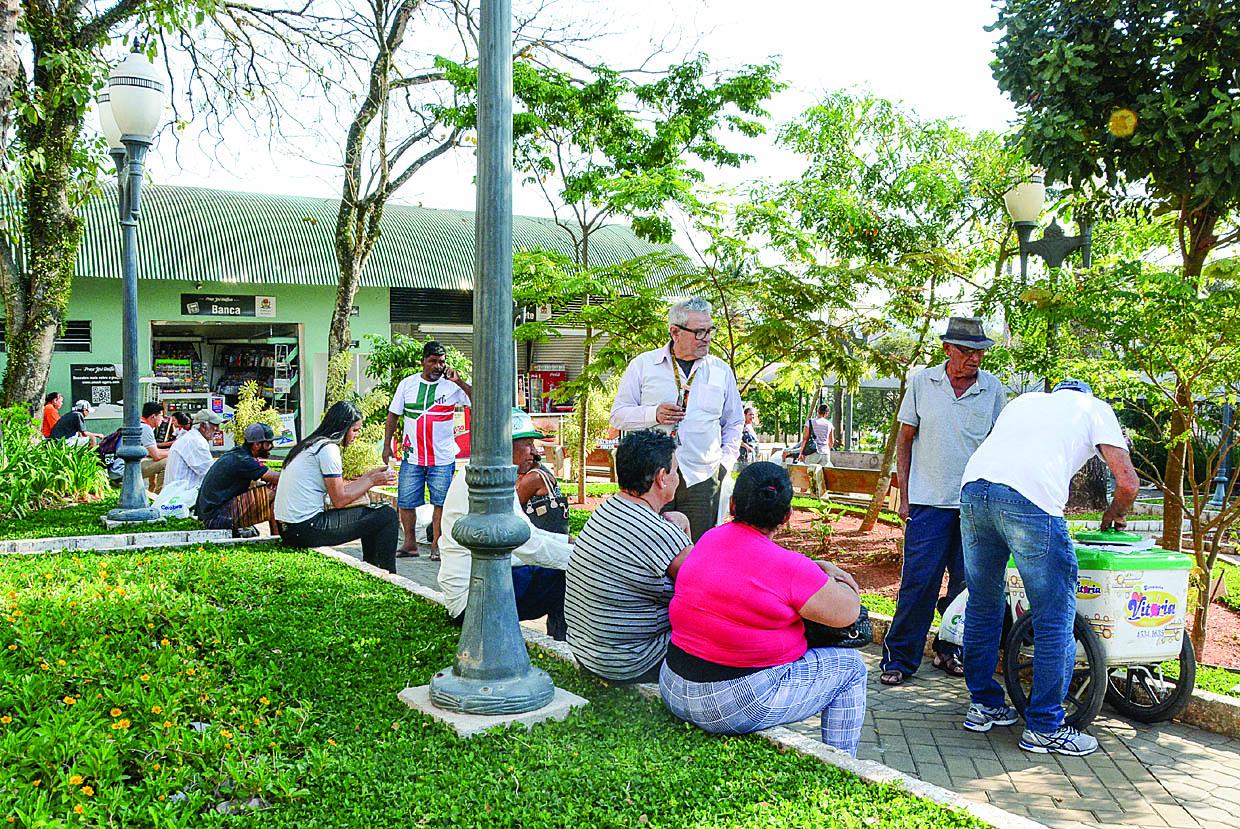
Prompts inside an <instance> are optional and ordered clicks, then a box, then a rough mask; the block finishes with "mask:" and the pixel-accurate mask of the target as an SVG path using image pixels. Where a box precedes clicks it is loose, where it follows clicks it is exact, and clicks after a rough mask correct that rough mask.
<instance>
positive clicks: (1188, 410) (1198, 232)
mask: <svg viewBox="0 0 1240 829" xmlns="http://www.w3.org/2000/svg"><path fill="white" fill-rule="evenodd" d="M1218 219H1219V216H1218V214H1217V213H1216V212H1215V211H1213V210H1212V209H1210V208H1206V209H1204V210H1200V211H1196V212H1193V211H1189V210H1187V209H1185V210H1182V211H1181V212H1180V217H1179V222H1180V228H1181V231H1182V232H1187V236H1188V241H1187V243H1186V244H1185V246H1184V249H1183V253H1184V270H1183V271H1182V274H1183V278H1184V280H1185V281H1186V282H1187V281H1196V280H1198V279H1200V277H1201V269H1202V267H1203V266H1204V265H1205V261H1206V257H1207V256H1209V255H1210V251H1211V250H1213V249H1214V246H1215V245H1216V244H1217V243H1218V237H1216V236H1215V235H1214V226H1215V225H1216V224H1217V222H1218ZM1175 404H1176V408H1175V411H1174V412H1173V413H1172V415H1171V441H1172V445H1171V446H1169V447H1168V452H1167V466H1166V469H1165V470H1164V471H1163V534H1162V538H1161V539H1159V541H1158V544H1159V546H1161V547H1163V548H1164V549H1167V550H1175V551H1177V552H1178V551H1179V550H1181V549H1182V548H1183V543H1182V536H1183V529H1182V527H1183V523H1184V506H1183V503H1184V467H1185V464H1186V455H1185V453H1186V452H1191V451H1193V450H1192V443H1191V441H1190V440H1187V439H1186V440H1182V441H1181V440H1179V438H1180V436H1181V435H1184V434H1185V432H1187V431H1188V428H1189V424H1190V423H1191V421H1192V417H1193V412H1194V406H1195V405H1196V403H1195V402H1194V400H1193V394H1192V389H1190V388H1189V387H1188V386H1186V385H1184V384H1183V383H1178V384H1177V385H1176V387H1175ZM1185 437H1186V438H1187V437H1191V436H1187V435H1185ZM1207 581H1208V579H1207ZM1207 589H1208V588H1207ZM1202 618H1203V620H1204V616H1203V617H1202ZM1203 635H1204V633H1203Z"/></svg>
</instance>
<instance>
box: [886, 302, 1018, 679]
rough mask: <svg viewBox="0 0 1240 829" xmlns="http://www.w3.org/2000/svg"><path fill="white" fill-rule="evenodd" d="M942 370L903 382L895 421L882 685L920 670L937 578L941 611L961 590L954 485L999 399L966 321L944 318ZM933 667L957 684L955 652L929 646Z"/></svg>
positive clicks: (974, 322)
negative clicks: (893, 554) (893, 562)
mask: <svg viewBox="0 0 1240 829" xmlns="http://www.w3.org/2000/svg"><path fill="white" fill-rule="evenodd" d="M941 339H942V340H943V353H944V354H945V355H946V356H947V360H946V362H943V363H941V364H939V365H936V366H931V367H930V368H927V369H925V370H924V371H922V372H920V373H919V374H917V375H916V376H914V377H913V378H912V379H911V380H910V381H909V383H908V388H907V390H906V391H905V394H904V400H903V401H902V402H901V404H900V411H899V414H898V415H897V419H898V420H899V421H900V432H899V435H898V436H897V438H896V476H897V478H898V479H899V482H900V517H901V518H903V519H904V520H905V526H904V564H903V567H902V568H901V570H900V595H899V598H898V599H897V602H896V613H895V618H893V619H892V622H891V629H890V630H889V631H888V633H887V637H886V640H885V641H884V643H883V659H882V662H881V663H880V668H881V670H882V673H881V674H880V675H879V681H880V682H882V683H883V684H884V685H899V684H900V683H902V682H904V680H906V679H908V678H909V677H910V676H912V675H913V674H914V673H915V672H916V671H917V668H918V666H919V665H920V664H921V656H922V651H923V649H924V647H925V641H926V633H927V632H928V631H929V630H930V622H931V621H932V620H933V618H934V610H935V605H936V604H937V603H938V602H939V601H940V599H939V591H940V588H941V587H942V584H943V573H944V571H946V572H947V573H948V575H949V578H948V587H947V596H946V597H945V598H944V599H943V607H946V605H947V604H950V603H951V601H952V600H953V599H955V598H956V596H957V595H959V593H960V591H961V590H963V589H964V552H963V547H962V545H961V540H960V477H961V475H963V474H964V467H965V464H966V463H968V461H969V457H970V456H972V454H973V452H974V450H976V449H977V447H978V446H979V445H980V444H981V442H982V441H983V440H985V438H986V435H988V434H989V433H990V428H991V426H993V425H994V422H995V419H996V418H997V417H998V416H999V411H1000V410H1001V409H1002V408H1003V404H1004V401H1005V400H1006V392H1005V390H1004V387H1003V384H1002V383H1000V382H999V379H998V378H997V377H995V376H994V375H993V374H991V373H990V372H988V371H982V370H981V368H980V365H981V362H982V356H983V355H984V354H985V352H986V349H988V348H990V347H991V346H992V345H994V344H995V342H994V340H992V339H990V338H989V337H987V336H986V332H985V331H984V330H983V329H982V321H981V320H979V319H977V318H976V317H952V318H951V319H949V320H948V321H947V333H945V334H943V335H942V337H941ZM934 649H935V656H934V666H935V667H936V668H939V669H940V670H942V671H945V672H946V673H948V674H950V675H951V676H957V677H961V676H964V666H963V664H962V663H961V660H960V648H959V646H957V645H954V644H951V643H948V642H940V641H938V640H937V639H936V641H935V644H934Z"/></svg>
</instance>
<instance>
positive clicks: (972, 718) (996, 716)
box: [964, 702, 1020, 731]
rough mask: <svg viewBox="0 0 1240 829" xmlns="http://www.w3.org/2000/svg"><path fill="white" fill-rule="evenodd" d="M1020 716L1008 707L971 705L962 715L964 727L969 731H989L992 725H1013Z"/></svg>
mask: <svg viewBox="0 0 1240 829" xmlns="http://www.w3.org/2000/svg"><path fill="white" fill-rule="evenodd" d="M1019 718H1020V715H1019V714H1017V713H1016V709H1015V708H1013V707H1012V706H1010V705H998V706H995V707H994V708H991V707H990V706H989V705H979V704H978V703H976V702H975V703H973V704H972V705H970V706H969V711H968V713H966V714H965V715H964V727H965V728H967V729H969V730H970V731H989V730H990V727H991V726H992V725H1015V724H1016V721H1017V720H1018V719H1019Z"/></svg>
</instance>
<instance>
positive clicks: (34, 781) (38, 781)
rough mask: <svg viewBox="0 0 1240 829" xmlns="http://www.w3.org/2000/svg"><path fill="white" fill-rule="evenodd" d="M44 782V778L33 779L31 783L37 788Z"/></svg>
mask: <svg viewBox="0 0 1240 829" xmlns="http://www.w3.org/2000/svg"><path fill="white" fill-rule="evenodd" d="M42 783H43V781H42V780H31V781H30V785H32V786H34V787H35V788H36V789H37V788H39V786H40V785H41V784H42Z"/></svg>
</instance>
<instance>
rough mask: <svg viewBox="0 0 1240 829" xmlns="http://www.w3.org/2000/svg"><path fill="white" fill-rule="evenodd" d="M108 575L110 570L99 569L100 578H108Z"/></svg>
mask: <svg viewBox="0 0 1240 829" xmlns="http://www.w3.org/2000/svg"><path fill="white" fill-rule="evenodd" d="M107 577H108V571H107V570H100V571H99V578H101V579H106V578H107Z"/></svg>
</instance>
